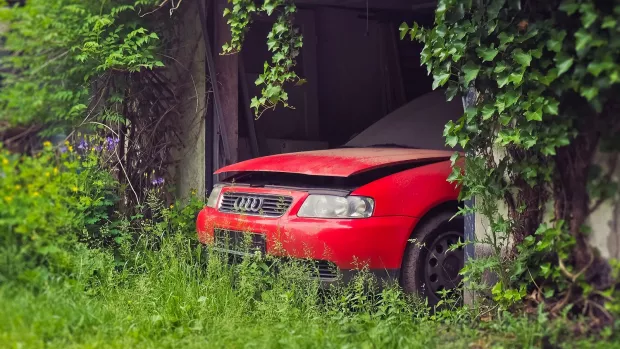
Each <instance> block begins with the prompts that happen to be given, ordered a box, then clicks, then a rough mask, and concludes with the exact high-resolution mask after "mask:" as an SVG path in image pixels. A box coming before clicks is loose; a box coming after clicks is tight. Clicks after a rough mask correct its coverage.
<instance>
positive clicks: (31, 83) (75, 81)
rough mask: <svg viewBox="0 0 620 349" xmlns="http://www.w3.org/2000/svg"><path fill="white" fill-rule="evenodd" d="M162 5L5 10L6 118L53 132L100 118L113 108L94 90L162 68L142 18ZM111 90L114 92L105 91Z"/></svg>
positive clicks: (150, 0) (53, 3) (0, 107)
mask: <svg viewBox="0 0 620 349" xmlns="http://www.w3.org/2000/svg"><path fill="white" fill-rule="evenodd" d="M155 3H156V1H155V0H134V1H104V0H87V1H84V0H29V1H27V2H26V6H24V7H12V8H7V7H5V8H2V9H0V20H2V21H3V22H6V23H8V24H9V28H10V30H9V31H8V32H6V33H4V35H5V37H6V42H5V45H4V49H6V50H9V51H11V52H13V54H11V55H8V56H6V57H5V58H4V59H3V60H2V64H3V67H4V68H5V69H7V70H8V71H9V72H8V73H6V74H4V75H3V79H4V80H3V88H2V90H1V91H0V119H1V120H5V121H8V122H9V123H10V124H13V125H14V124H29V123H38V124H45V125H47V126H48V129H47V130H46V131H47V132H48V133H50V134H51V133H53V132H56V131H58V130H62V129H63V128H65V127H67V126H73V125H75V124H76V123H78V122H79V121H82V123H83V122H84V121H85V119H88V118H89V117H91V118H92V117H93V116H94V114H97V113H98V112H99V111H100V110H102V109H103V108H102V107H103V106H106V105H108V104H109V103H108V101H107V100H106V99H105V98H104V96H108V97H109V98H112V96H110V95H113V93H110V90H104V91H103V92H102V94H101V95H98V96H96V98H92V97H93V92H94V91H93V90H96V89H97V87H98V86H104V85H106V84H107V82H108V81H109V80H110V78H111V76H112V75H113V74H124V73H126V74H130V73H134V72H139V71H141V70H144V69H153V68H155V67H161V66H163V63H162V61H161V59H159V58H158V57H156V51H157V49H158V46H157V45H158V44H159V43H158V41H159V37H158V35H157V34H156V33H154V32H152V31H149V30H148V29H147V28H146V27H145V24H144V22H143V21H142V20H141V18H140V17H139V16H138V15H137V12H138V11H139V10H140V9H141V8H142V7H143V6H151V5H153V4H155ZM106 87H107V86H106Z"/></svg>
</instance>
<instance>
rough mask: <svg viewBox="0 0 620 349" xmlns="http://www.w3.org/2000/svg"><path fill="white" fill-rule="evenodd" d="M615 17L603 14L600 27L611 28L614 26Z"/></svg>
mask: <svg viewBox="0 0 620 349" xmlns="http://www.w3.org/2000/svg"><path fill="white" fill-rule="evenodd" d="M616 23H617V21H616V19H615V18H614V17H613V16H605V18H604V19H603V24H601V28H603V29H612V28H615V27H616Z"/></svg>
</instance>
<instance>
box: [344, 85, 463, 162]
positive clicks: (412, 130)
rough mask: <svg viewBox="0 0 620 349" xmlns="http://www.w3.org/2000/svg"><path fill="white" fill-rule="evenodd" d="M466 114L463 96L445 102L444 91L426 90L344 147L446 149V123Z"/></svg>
mask: <svg viewBox="0 0 620 349" xmlns="http://www.w3.org/2000/svg"><path fill="white" fill-rule="evenodd" d="M461 115H463V106H462V104H461V100H460V98H454V99H453V100H452V101H451V102H447V101H446V96H445V94H444V91H443V90H437V91H434V92H431V93H427V94H425V95H423V96H421V97H418V98H416V99H414V100H413V101H411V102H409V103H407V104H405V105H404V106H403V107H401V108H399V109H397V110H395V111H394V112H392V113H390V114H388V115H386V116H385V117H383V118H382V119H381V120H379V121H377V122H376V123H374V124H373V125H371V126H370V127H369V128H367V129H366V130H364V131H362V132H361V133H360V134H358V135H357V136H355V137H354V138H352V139H351V140H350V141H349V142H347V143H346V144H345V147H382V146H385V147H399V148H420V149H437V150H445V149H446V146H445V141H444V138H443V130H444V126H445V125H446V123H447V122H448V121H449V120H456V119H458V118H459V117H460V116H461Z"/></svg>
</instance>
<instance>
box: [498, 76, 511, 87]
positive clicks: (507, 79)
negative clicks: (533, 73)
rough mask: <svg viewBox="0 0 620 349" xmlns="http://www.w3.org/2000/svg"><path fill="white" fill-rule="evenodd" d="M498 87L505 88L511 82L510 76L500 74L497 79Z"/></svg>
mask: <svg viewBox="0 0 620 349" xmlns="http://www.w3.org/2000/svg"><path fill="white" fill-rule="evenodd" d="M496 81H497V86H498V87H499V88H502V87H504V86H506V84H508V82H510V74H508V73H504V74H500V75H499V76H498V77H497V79H496Z"/></svg>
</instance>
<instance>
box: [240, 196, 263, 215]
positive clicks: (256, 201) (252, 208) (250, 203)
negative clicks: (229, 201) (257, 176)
mask: <svg viewBox="0 0 620 349" xmlns="http://www.w3.org/2000/svg"><path fill="white" fill-rule="evenodd" d="M263 201H264V199H263V198H261V197H257V196H240V197H238V198H237V199H235V203H234V205H233V207H234V208H235V211H246V212H258V211H260V210H261V209H262V208H263Z"/></svg>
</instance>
